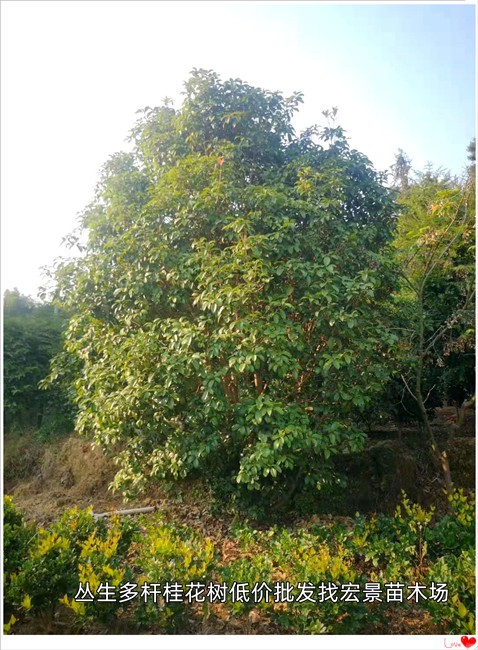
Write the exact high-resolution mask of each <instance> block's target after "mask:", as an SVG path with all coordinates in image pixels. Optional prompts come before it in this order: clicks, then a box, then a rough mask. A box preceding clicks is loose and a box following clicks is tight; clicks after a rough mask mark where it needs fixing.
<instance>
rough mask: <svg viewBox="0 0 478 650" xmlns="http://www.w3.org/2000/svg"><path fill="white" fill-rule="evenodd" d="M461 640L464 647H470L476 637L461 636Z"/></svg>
mask: <svg viewBox="0 0 478 650" xmlns="http://www.w3.org/2000/svg"><path fill="white" fill-rule="evenodd" d="M461 642H462V643H463V645H464V646H465V648H471V646H472V645H475V643H476V639H475V637H474V636H462V637H461Z"/></svg>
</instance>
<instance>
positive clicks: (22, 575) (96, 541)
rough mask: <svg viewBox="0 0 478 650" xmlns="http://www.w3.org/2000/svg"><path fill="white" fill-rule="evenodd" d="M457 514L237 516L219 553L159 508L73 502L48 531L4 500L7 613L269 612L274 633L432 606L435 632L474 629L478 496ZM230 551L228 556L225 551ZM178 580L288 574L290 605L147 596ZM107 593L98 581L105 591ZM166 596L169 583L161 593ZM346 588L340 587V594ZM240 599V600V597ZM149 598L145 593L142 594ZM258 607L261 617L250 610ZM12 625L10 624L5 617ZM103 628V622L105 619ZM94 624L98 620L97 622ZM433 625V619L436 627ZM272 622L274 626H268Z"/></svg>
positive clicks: (167, 618) (457, 500) (354, 624)
mask: <svg viewBox="0 0 478 650" xmlns="http://www.w3.org/2000/svg"><path fill="white" fill-rule="evenodd" d="M451 499H452V500H453V505H454V513H455V514H454V515H453V516H448V515H447V516H445V517H437V516H436V514H435V511H434V508H433V507H432V508H430V509H423V508H421V507H420V506H418V505H416V504H412V503H410V501H409V500H408V499H406V498H404V499H403V500H402V503H401V504H400V505H399V506H398V507H397V510H396V512H395V514H394V515H393V516H384V515H379V516H375V517H371V518H365V517H363V516H360V515H357V516H356V517H355V519H349V520H346V521H342V522H332V521H329V522H328V523H327V522H325V523H320V524H318V523H317V524H314V525H312V526H309V529H308V530H304V529H303V528H298V529H295V530H287V529H284V528H277V527H275V528H270V529H268V530H262V531H258V530H255V529H254V528H251V527H250V526H248V525H244V524H241V525H239V524H236V525H235V526H234V527H233V529H232V530H231V538H230V539H229V540H225V541H224V544H223V547H222V549H223V551H222V553H220V551H219V548H218V547H217V546H215V545H214V544H213V543H212V541H211V540H210V539H207V538H204V537H203V536H202V535H201V534H199V533H198V532H195V531H194V530H192V529H191V528H188V527H185V526H180V525H178V524H177V523H174V522H167V521H165V520H164V517H163V516H160V515H157V514H156V515H151V516H150V517H149V518H147V517H145V516H142V517H139V518H137V519H136V520H132V519H130V518H128V517H124V518H122V519H119V518H112V519H111V520H110V521H109V522H106V521H105V520H104V519H101V520H96V521H95V519H94V518H93V516H92V514H91V511H78V510H71V511H67V512H65V513H64V515H63V516H62V518H61V519H60V520H59V521H58V522H56V523H54V524H51V525H50V526H49V527H48V528H47V529H41V528H40V529H37V530H36V531H35V530H34V529H31V528H25V527H24V525H23V523H22V521H21V516H19V515H18V513H17V512H16V510H15V508H14V507H13V504H12V501H11V499H9V498H8V497H7V498H6V503H5V515H4V516H5V528H4V530H5V545H6V551H8V552H10V551H14V552H12V553H11V554H9V553H7V552H6V555H5V557H6V562H7V564H6V567H5V571H6V574H5V578H6V582H5V585H6V587H5V604H6V617H5V620H6V621H12V618H11V617H12V616H13V617H14V618H13V630H15V621H20V623H17V625H20V626H21V623H25V622H26V621H32V620H35V617H38V616H39V615H42V613H43V616H48V617H53V615H54V614H55V612H56V615H57V617H58V616H59V617H60V619H62V618H63V617H64V614H65V610H64V609H62V608H64V607H67V608H68V609H69V610H71V611H72V612H73V613H74V616H75V621H74V622H72V621H71V619H69V623H68V625H70V626H76V627H77V629H78V631H83V632H88V631H90V632H91V631H92V630H96V631H98V630H99V631H101V629H102V630H103V631H108V630H109V631H110V632H111V631H114V630H116V629H117V625H118V624H120V622H121V624H122V625H123V626H126V628H123V629H126V630H127V631H129V632H130V633H131V632H135V631H136V632H138V631H139V632H153V633H165V632H170V633H171V632H179V633H185V632H186V631H190V630H192V631H194V630H195V629H198V626H199V625H200V624H201V621H205V620H206V619H208V620H209V621H211V619H212V620H214V619H215V617H218V616H221V618H224V616H225V615H226V617H231V616H232V617H234V618H235V619H236V620H241V619H242V620H245V621H246V622H247V621H251V620H254V618H256V619H258V620H262V622H263V624H266V625H269V626H273V628H272V629H274V630H275V631H276V632H277V633H296V634H297V633H302V634H323V633H329V634H330V633H331V634H357V633H359V634H360V633H380V632H382V633H384V632H387V631H388V626H389V625H390V621H391V620H392V619H395V620H397V619H398V620H400V619H401V618H403V619H405V618H406V617H407V615H409V614H413V613H415V615H416V613H417V611H419V612H421V615H422V617H423V616H424V615H425V613H426V612H427V611H428V612H429V616H430V619H431V620H430V619H429V623H428V625H429V627H428V628H427V629H428V631H429V633H430V630H433V631H434V632H435V633H442V634H458V633H463V632H469V633H473V632H474V613H473V612H474V589H475V585H474V564H475V560H474V555H475V548H474V547H475V527H474V499H473V498H472V497H466V496H465V495H464V494H463V493H462V492H454V493H453V495H452V497H451ZM228 547H229V548H231V547H232V549H233V551H234V552H233V554H232V556H230V557H228V556H227V553H226V554H224V553H225V551H224V549H227V548H228ZM80 581H81V582H82V583H83V586H85V583H86V582H87V581H88V582H89V585H90V587H91V591H92V593H93V594H95V592H96V590H97V589H98V587H99V586H100V584H101V583H103V584H104V583H106V581H108V583H109V584H110V585H113V586H116V587H119V585H121V584H125V583H127V582H129V583H130V584H132V585H134V586H135V588H136V591H137V594H138V596H137V597H136V598H134V599H132V600H127V601H125V602H123V603H120V602H119V598H117V602H110V603H105V602H98V601H96V600H95V601H93V602H87V603H85V602H76V601H75V600H74V596H75V594H76V593H77V590H78V585H79V583H80ZM433 581H435V582H436V583H446V587H447V589H448V597H447V599H446V600H444V601H443V602H440V600H438V601H437V600H434V599H432V598H430V597H429V596H431V591H430V586H431V583H432V582H433ZM173 582H174V583H176V582H177V583H179V584H180V585H181V586H182V588H183V589H184V592H183V593H184V594H186V592H187V590H188V588H190V586H191V585H194V584H196V585H197V584H199V585H201V584H203V585H204V584H208V583H210V582H213V583H215V584H223V583H225V584H226V585H228V588H231V587H232V585H233V584H234V583H248V587H250V589H251V590H252V588H253V585H255V584H256V583H258V584H262V583H266V584H267V585H273V584H274V583H277V582H281V583H283V584H285V583H287V582H288V583H290V584H291V585H292V586H293V588H292V591H291V594H292V597H291V598H290V601H289V602H278V599H277V598H274V597H272V596H271V597H270V598H269V599H268V601H267V600H266V599H265V598H264V599H262V600H261V601H260V602H254V599H253V598H252V597H251V598H249V599H248V600H247V601H240V600H237V599H235V598H232V597H231V595H229V596H228V597H227V598H225V599H224V602H222V603H221V604H220V605H219V606H218V605H217V604H216V605H214V604H213V603H208V602H207V599H206V598H205V600H204V602H203V603H202V604H201V603H200V604H199V605H198V604H197V603H194V604H191V603H190V602H189V603H188V601H187V598H184V599H183V600H182V601H181V600H178V601H177V602H174V600H173V601H171V602H166V601H165V599H164V598H162V597H159V600H158V602H157V604H154V602H153V599H152V598H148V599H141V598H140V597H139V594H140V593H141V588H142V586H144V585H145V584H148V585H151V584H152V583H156V584H160V585H161V588H163V589H164V587H165V585H166V583H173ZM416 582H418V583H419V584H423V585H425V586H426V587H427V589H426V590H425V591H424V592H423V593H424V594H425V595H426V596H427V598H419V599H418V602H415V599H413V598H412V599H407V596H409V595H410V591H409V590H408V589H407V588H408V586H409V585H414V584H415V583H416ZM308 583H312V584H314V585H319V584H320V583H325V584H326V585H327V584H329V583H330V584H335V585H338V586H340V585H347V584H357V585H359V586H360V588H361V589H362V590H363V589H364V586H365V583H380V584H381V586H382V589H383V590H385V589H386V588H385V585H386V584H387V583H391V584H396V583H401V584H402V589H403V592H404V595H403V601H402V602H401V603H399V602H389V603H387V602H386V599H385V597H384V596H383V597H382V601H381V602H380V601H377V602H364V598H363V597H362V596H361V595H360V597H358V600H357V601H355V600H354V599H350V600H348V599H341V598H340V597H339V598H336V599H334V598H328V599H326V600H324V601H323V602H321V603H320V604H317V602H310V601H307V600H302V601H301V599H300V598H299V597H298V595H299V593H300V592H301V587H300V584H302V585H306V584H308ZM100 591H101V590H100ZM160 593H161V592H160ZM339 596H340V592H339ZM234 600H235V601H236V602H233V601H234ZM145 601H146V602H145ZM251 616H252V617H253V618H252V619H251ZM7 625H8V623H7ZM98 625H102V626H106V627H103V628H98V627H97V626H98ZM91 626H96V627H91ZM430 626H432V627H430ZM270 629H271V628H269V630H270Z"/></svg>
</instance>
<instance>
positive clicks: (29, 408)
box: [3, 289, 72, 433]
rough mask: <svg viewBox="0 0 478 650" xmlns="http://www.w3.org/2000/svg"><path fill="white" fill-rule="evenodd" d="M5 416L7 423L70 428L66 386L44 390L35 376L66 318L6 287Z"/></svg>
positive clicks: (55, 348) (46, 363)
mask: <svg viewBox="0 0 478 650" xmlns="http://www.w3.org/2000/svg"><path fill="white" fill-rule="evenodd" d="M3 313H4V323H3V325H4V329H3V335H4V336H3V343H4V355H3V359H4V392H3V397H4V417H5V429H6V430H9V429H10V428H12V427H16V428H20V429H22V428H25V427H35V428H40V427H42V425H43V426H44V431H51V430H52V428H53V429H55V430H56V429H58V428H60V429H63V432H64V433H67V432H68V431H69V430H71V427H72V417H71V405H69V404H68V398H67V396H66V394H65V392H64V391H62V390H61V389H59V388H58V387H51V388H50V389H49V390H48V391H43V390H41V389H40V387H39V382H40V381H41V380H42V379H44V378H45V377H46V376H47V375H48V374H49V372H50V362H51V360H52V359H53V357H54V356H55V355H56V354H58V352H59V351H60V349H61V334H62V331H63V329H64V327H65V322H66V318H65V315H64V314H62V313H61V312H60V311H59V310H58V309H57V308H56V307H54V306H53V305H51V304H39V303H36V302H34V301H33V300H32V299H31V298H29V297H27V296H22V295H21V294H20V293H19V292H18V290H17V289H14V290H13V291H9V290H7V291H5V294H4V302H3Z"/></svg>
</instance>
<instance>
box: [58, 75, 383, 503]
mask: <svg viewBox="0 0 478 650" xmlns="http://www.w3.org/2000/svg"><path fill="white" fill-rule="evenodd" d="M300 102H301V96H300V95H299V94H295V95H293V96H292V97H288V98H287V97H284V96H282V95H281V94H280V93H277V92H267V91H264V90H262V89H259V88H254V87H251V86H249V85H247V84H245V83H243V82H242V81H240V80H228V81H225V82H222V81H221V80H220V78H219V77H218V76H217V75H216V74H215V73H213V72H211V71H204V70H194V71H193V72H192V74H191V77H190V79H189V80H188V81H187V83H186V84H185V98H184V102H183V104H182V106H181V108H179V109H175V108H173V107H172V105H171V103H170V102H169V101H167V100H166V101H165V102H164V105H163V106H161V107H159V108H155V109H151V108H146V109H145V110H143V111H141V115H140V117H139V120H138V122H137V124H136V126H135V127H134V129H133V131H132V142H133V145H134V146H133V151H132V152H131V153H121V154H117V155H115V156H113V157H112V158H111V159H110V160H109V162H108V163H107V164H106V165H105V167H104V169H103V173H102V178H101V181H100V183H99V185H98V188H97V193H96V198H95V200H94V201H93V203H92V204H91V205H90V206H89V207H88V208H87V209H86V210H85V212H84V215H83V217H82V228H83V229H84V230H85V231H86V232H87V244H86V249H85V251H84V254H83V255H82V256H80V257H79V258H78V259H76V261H69V262H65V263H64V264H62V265H61V266H60V267H59V268H58V269H57V274H56V277H57V297H58V299H59V300H61V302H62V304H63V305H64V306H65V307H66V308H67V309H68V310H69V311H70V313H72V314H73V316H72V318H71V320H70V325H69V329H68V333H67V336H66V344H65V354H64V355H63V357H62V358H60V359H59V360H58V361H57V368H56V370H55V371H54V372H53V375H56V374H58V373H59V372H62V370H61V367H62V364H63V371H64V365H65V359H67V360H68V363H69V366H70V368H74V372H73V382H74V386H75V390H76V395H77V398H76V399H77V406H78V412H79V415H78V420H77V427H78V430H79V431H80V432H81V433H83V434H86V435H88V436H91V437H92V438H93V439H94V441H95V442H96V443H98V444H99V445H101V446H102V447H103V448H104V449H105V450H109V451H112V452H113V453H114V454H116V456H117V460H118V463H119V465H120V469H119V472H118V475H117V477H116V481H115V484H116V485H117V486H119V487H121V489H123V490H125V491H126V492H128V491H130V490H133V489H134V488H141V487H142V486H143V485H144V483H145V482H146V481H147V480H148V479H149V478H152V477H157V478H180V477H186V476H188V475H191V474H198V473H199V474H202V475H205V476H211V475H213V474H222V475H224V476H229V477H230V478H231V479H232V480H234V481H236V482H238V483H241V484H245V485H247V486H248V487H249V488H251V489H259V488H262V487H264V486H271V485H274V484H276V485H277V483H280V485H282V486H283V487H284V490H285V491H288V492H291V491H293V490H294V489H295V488H296V487H297V486H298V485H300V484H302V482H303V481H306V482H312V481H313V482H314V483H316V484H318V485H321V484H322V483H323V482H325V481H326V480H327V479H328V476H329V473H328V472H329V467H328V461H329V459H330V458H331V456H332V455H334V454H341V453H353V452H356V451H358V450H360V449H361V448H362V447H363V444H364V439H365V436H364V434H363V432H362V431H361V429H360V427H359V426H358V425H357V421H358V420H357V415H358V414H359V413H360V411H361V410H363V409H365V408H367V406H368V404H369V403H370V401H371V400H372V399H373V397H374V396H376V395H377V393H379V392H380V391H381V389H382V387H383V383H384V381H385V379H386V377H387V375H388V372H389V367H388V366H389V356H390V355H389V352H390V348H391V347H392V346H393V344H394V336H393V334H391V332H390V329H389V328H388V318H389V314H388V304H389V303H388V301H389V297H390V295H391V293H392V289H393V283H394V272H393V269H392V268H391V265H390V264H389V261H388V260H389V259H390V256H389V249H388V245H389V240H390V234H391V226H392V222H393V215H394V206H393V203H392V201H391V198H390V194H389V191H388V190H387V189H386V188H385V187H384V184H383V180H384V179H383V178H382V176H381V175H379V174H377V173H376V172H375V171H374V169H373V167H372V165H371V164H370V162H369V161H368V160H367V158H366V157H364V156H363V155H362V154H360V153H359V152H357V151H355V150H352V149H350V147H349V145H348V143H347V140H346V139H345V137H344V133H343V131H342V130H341V129H340V128H338V127H336V126H335V125H334V122H333V120H332V118H333V116H334V115H333V114H334V111H332V113H327V112H326V117H328V118H329V123H328V126H326V127H324V128H322V129H317V128H311V129H309V130H307V131H306V132H304V133H302V134H300V135H296V133H295V132H294V129H293V127H292V122H291V120H292V116H293V114H294V113H295V111H297V109H298V106H299V104H300Z"/></svg>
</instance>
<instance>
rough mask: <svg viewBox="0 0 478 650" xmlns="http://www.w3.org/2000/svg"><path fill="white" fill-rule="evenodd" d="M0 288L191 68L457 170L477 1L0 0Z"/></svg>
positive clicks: (17, 274) (27, 284) (43, 249)
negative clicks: (141, 118) (139, 116)
mask: <svg viewBox="0 0 478 650" xmlns="http://www.w3.org/2000/svg"><path fill="white" fill-rule="evenodd" d="M1 11H2V22H1V42H2V69H1V85H2V133H1V135H2V287H3V290H4V289H6V288H13V287H14V286H16V287H18V288H19V289H20V291H21V292H23V293H28V294H31V295H32V296H36V293H37V287H38V286H39V285H40V284H41V283H42V280H41V274H40V267H41V266H42V265H50V264H51V263H52V262H53V260H54V258H55V257H57V256H59V255H64V254H66V253H67V251H66V249H64V248H61V247H60V242H61V239H62V237H63V236H64V235H66V234H67V233H68V232H70V231H71V230H72V229H73V228H74V226H75V219H76V216H77V214H78V213H79V212H80V211H81V210H82V209H83V208H84V206H85V205H86V204H87V203H88V202H89V200H90V199H91V198H92V195H93V190H94V186H95V183H96V180H97V177H98V171H99V169H100V167H101V165H102V164H103V163H104V162H105V161H106V159H107V158H108V157H109V156H110V155H111V154H113V153H114V152H115V151H118V150H120V149H122V148H124V147H125V143H124V139H125V137H126V136H127V134H128V132H129V130H130V129H131V128H132V126H133V124H134V121H135V119H136V116H135V111H136V110H137V109H139V108H142V107H144V106H146V105H149V106H155V105H157V104H159V103H160V102H161V99H162V98H163V97H164V96H165V95H168V96H170V97H173V98H176V100H177V101H180V93H181V90H182V83H183V81H184V80H185V79H186V78H187V76H188V73H189V71H190V70H191V69H192V68H193V67H197V68H201V67H202V68H212V69H214V70H216V71H217V72H219V73H220V74H221V75H222V76H223V78H224V77H240V78H241V79H243V80H244V81H247V82H248V83H250V84H254V85H260V86H262V87H264V88H268V89H270V90H281V91H284V92H286V93H288V92H292V91H294V90H300V91H303V92H304V94H305V98H304V99H305V101H304V104H303V106H302V109H301V111H300V114H299V116H298V117H297V119H296V124H297V127H298V128H304V127H305V126H307V125H309V124H312V123H315V122H320V120H321V118H322V116H321V111H322V110H324V109H326V108H330V107H332V106H338V108H339V113H338V118H339V122H340V124H341V125H342V126H343V127H344V128H345V129H346V131H347V132H348V134H349V136H350V138H351V143H352V146H354V147H356V148H358V149H359V150H360V151H362V152H363V153H365V154H366V155H367V156H368V157H369V158H370V159H371V160H372V162H373V163H374V165H375V166H376V167H377V168H378V169H385V168H387V167H389V166H390V164H391V163H392V162H393V158H394V153H395V152H396V150H397V149H398V148H399V147H400V148H402V149H404V150H405V151H406V152H407V153H408V154H409V155H410V156H411V158H412V160H413V164H414V166H415V167H417V168H420V167H423V165H424V164H425V163H426V162H427V161H431V162H433V163H434V164H435V165H437V166H444V167H446V168H449V169H451V171H452V172H453V173H456V174H460V173H461V171H462V170H463V168H464V166H465V165H466V162H467V161H466V147H467V145H468V143H469V141H470V140H471V138H472V137H474V135H475V68H474V59H475V56H474V55H475V7H474V5H472V4H469V5H463V4H457V3H454V4H445V3H443V2H442V3H439V4H426V5H424V4H415V5H408V4H407V5H403V4H402V5H399V4H378V3H373V4H368V5H366V4H359V3H356V4H342V3H339V4H323V3H320V4H311V3H307V4H299V3H298V2H294V3H285V2H283V3H273V2H265V3H253V2H238V3H233V2H211V3H207V2H193V3H191V4H190V3H187V2H177V3H171V4H170V3H168V2H154V1H152V2H138V1H136V2H128V1H124V2H111V1H108V2H100V1H95V2H83V1H81V2H42V1H38V0H36V1H34V2H18V1H4V2H2V8H1Z"/></svg>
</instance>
